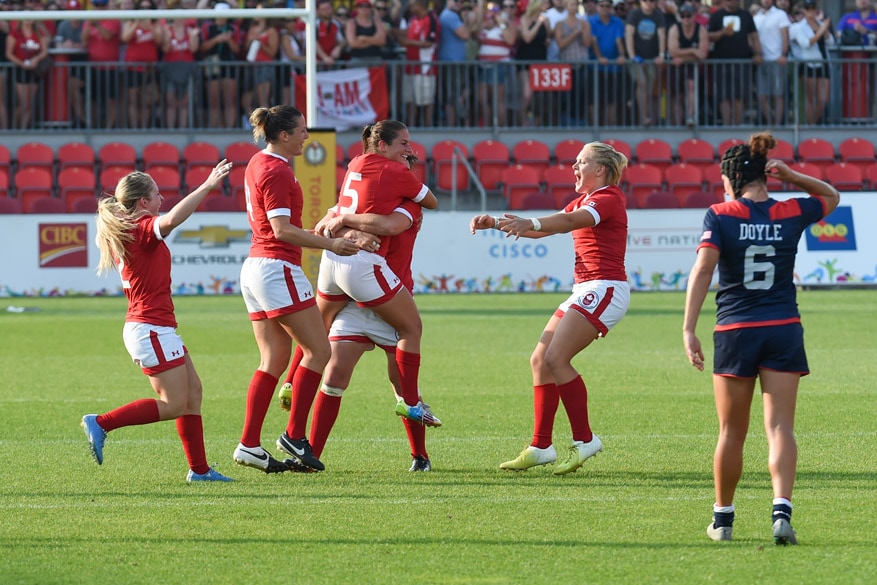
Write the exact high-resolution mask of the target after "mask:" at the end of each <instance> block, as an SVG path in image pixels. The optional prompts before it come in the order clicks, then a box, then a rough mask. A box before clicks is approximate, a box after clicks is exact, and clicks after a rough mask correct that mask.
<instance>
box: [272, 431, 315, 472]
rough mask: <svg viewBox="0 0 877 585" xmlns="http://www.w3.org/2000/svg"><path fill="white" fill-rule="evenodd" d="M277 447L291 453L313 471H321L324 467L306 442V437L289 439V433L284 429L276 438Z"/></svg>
mask: <svg viewBox="0 0 877 585" xmlns="http://www.w3.org/2000/svg"><path fill="white" fill-rule="evenodd" d="M277 448H278V449H280V450H281V451H283V452H285V453H287V454H289V455H292V457H293V458H294V459H296V460H297V461H298V462H299V463H301V464H302V465H303V466H304V467H307V468H308V469H311V470H313V471H323V470H324V469H326V467H325V466H324V465H323V464H322V462H320V460H319V459H317V458H316V456H314V452H313V451H311V444H310V443H308V440H307V438H302V439H290V438H289V435H287V434H286V432H285V431H284V433H283V434H282V435H280V437H279V438H278V439H277Z"/></svg>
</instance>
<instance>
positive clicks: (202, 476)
mask: <svg viewBox="0 0 877 585" xmlns="http://www.w3.org/2000/svg"><path fill="white" fill-rule="evenodd" d="M186 481H187V482H189V483H192V482H193V481H234V480H233V479H232V478H230V477H225V476H224V475H222V474H221V473H219V472H218V471H216V470H215V469H212V468H211V469H208V470H207V473H195V472H194V471H192V470H191V469H190V470H189V473H188V475H186Z"/></svg>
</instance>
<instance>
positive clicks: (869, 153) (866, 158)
mask: <svg viewBox="0 0 877 585" xmlns="http://www.w3.org/2000/svg"><path fill="white" fill-rule="evenodd" d="M837 151H838V154H840V161H841V162H845V163H847V164H853V165H856V166H857V167H859V169H861V171H862V172H863V173H864V172H865V170H866V169H867V168H868V166H869V165H871V164H872V163H874V162H877V160H875V154H874V143H873V142H871V141H870V140H866V139H864V138H847V139H846V140H844V141H843V142H841V143H840V144H839V145H838V147H837Z"/></svg>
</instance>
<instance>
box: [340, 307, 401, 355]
mask: <svg viewBox="0 0 877 585" xmlns="http://www.w3.org/2000/svg"><path fill="white" fill-rule="evenodd" d="M329 341H353V342H356V343H373V344H375V345H377V346H380V347H382V348H383V349H385V350H386V349H390V350H392V349H394V348H395V347H396V343H397V342H398V341H399V334H398V333H396V330H395V329H393V327H392V326H390V324H389V323H387V322H386V321H384V320H383V319H381V318H380V317H378V315H377V314H376V313H375V312H374V311H372V310H371V309H365V308H363V307H358V306H357V305H356V303H347V305H346V306H345V307H344V308H343V309H341V312H340V313H338V315H337V316H336V317H335V320H334V321H332V327H330V328H329Z"/></svg>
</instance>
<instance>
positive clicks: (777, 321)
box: [682, 132, 840, 544]
mask: <svg viewBox="0 0 877 585" xmlns="http://www.w3.org/2000/svg"><path fill="white" fill-rule="evenodd" d="M775 146H776V140H774V138H773V137H772V136H771V135H770V134H768V133H766V132H765V133H760V134H753V135H752V136H751V137H750V139H749V143H748V144H740V145H737V146H733V147H731V148H729V149H728V150H727V152H725V154H724V156H722V180H723V181H724V183H725V192H726V193H727V194H728V195H729V196H730V197H731V198H732V200H731V201H726V202H724V203H717V204H715V205H713V206H712V207H710V208H709V210H708V211H707V212H706V217H705V218H704V222H703V235H702V236H701V240H700V245H699V246H698V248H697V260H695V263H694V266H693V267H692V269H691V275H690V276H689V279H688V290H687V294H686V298H685V320H684V324H683V328H682V339H683V343H684V345H685V351H686V354H687V356H688V359H689V360H690V361H691V364H692V365H693V366H694V367H696V368H697V369H698V370H703V366H704V363H703V362H704V356H703V349H702V348H701V345H700V340H699V339H698V338H697V335H695V328H696V326H697V317H698V314H699V313H700V310H701V307H702V306H703V301H704V298H705V297H706V294H707V291H708V290H709V287H710V282H711V281H712V277H713V272H714V270H715V268H716V265H718V267H719V289H718V292H717V293H716V305H717V311H716V318H717V321H716V327H715V330H714V333H713V340H714V343H715V357H714V358H713V390H714V393H715V400H716V412H717V414H718V419H719V440H718V444H717V445H716V451H715V455H714V458H713V474H714V481H715V489H716V503H715V505H714V506H713V522H712V523H711V524H710V525H709V526H708V527H707V535H708V536H709V537H710V538H711V539H713V540H731V531H732V526H733V522H734V492H735V491H736V489H737V483H738V482H739V480H740V475H741V474H742V472H743V443H744V441H745V440H746V434H747V432H748V431H749V411H750V407H751V405H752V396H753V394H754V392H755V380H756V378H757V379H759V380H760V382H761V393H762V396H763V401H764V428H765V432H766V434H767V441H768V446H769V456H768V465H769V468H770V475H771V483H772V484H773V495H774V499H773V511H772V514H771V522H772V527H773V538H774V542H775V543H776V544H797V541H796V538H795V531H794V530H792V526H791V515H792V502H791V498H792V488H793V486H794V483H795V468H796V466H797V462H798V447H797V445H796V444H795V435H794V423H795V402H796V399H797V395H798V382H799V381H800V379H801V376H805V375H807V374H808V373H809V370H808V366H807V355H806V353H805V352H804V330H803V328H802V327H801V316H800V314H799V313H798V305H797V301H796V296H795V283H794V277H793V271H794V266H795V254H796V252H797V250H798V240H799V239H800V237H801V234H802V233H803V232H804V230H805V229H807V227H808V226H810V225H811V224H813V223H815V222H817V221H819V220H820V219H822V218H823V217H825V216H826V215H828V214H830V213H831V212H832V211H834V209H835V208H836V207H837V204H838V202H839V201H840V196H839V195H838V192H837V190H835V189H834V187H832V186H831V185H829V184H827V183H825V182H823V181H820V180H818V179H815V178H813V177H809V176H807V175H803V174H801V173H798V172H795V171H793V170H791V169H790V168H789V167H788V166H786V164H785V163H783V162H782V161H779V160H773V159H771V160H768V158H767V153H768V151H770V150H771V149H773V148H774V147H775ZM768 173H770V174H772V175H773V176H775V177H776V178H778V179H780V180H781V181H785V182H786V183H790V184H792V185H795V186H796V187H797V188H799V189H800V190H802V191H804V192H806V193H809V194H810V195H811V196H810V197H796V198H793V199H789V200H786V201H777V200H775V199H771V198H770V197H769V196H768V192H767V183H766V176H767V174H768Z"/></svg>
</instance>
